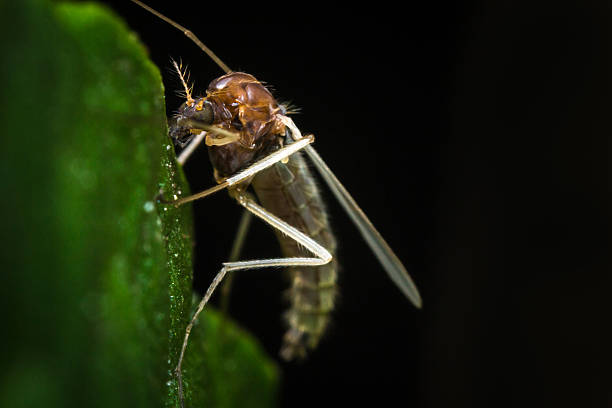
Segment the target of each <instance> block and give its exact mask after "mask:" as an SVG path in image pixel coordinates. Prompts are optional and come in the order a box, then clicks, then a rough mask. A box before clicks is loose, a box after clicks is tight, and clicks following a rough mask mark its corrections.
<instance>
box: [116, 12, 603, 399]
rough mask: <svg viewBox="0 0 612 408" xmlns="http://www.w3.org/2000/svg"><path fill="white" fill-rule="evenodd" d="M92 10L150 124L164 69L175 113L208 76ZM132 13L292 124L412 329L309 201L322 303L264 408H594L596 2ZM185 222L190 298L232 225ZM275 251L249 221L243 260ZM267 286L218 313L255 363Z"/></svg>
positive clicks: (269, 329) (597, 383) (195, 174)
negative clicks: (332, 308)
mask: <svg viewBox="0 0 612 408" xmlns="http://www.w3.org/2000/svg"><path fill="white" fill-rule="evenodd" d="M106 3H108V4H110V5H111V6H112V7H113V8H114V9H115V10H116V11H117V12H118V13H120V14H121V15H122V16H123V17H125V19H126V21H127V22H128V24H129V25H130V27H132V28H133V29H134V31H136V32H137V33H138V34H139V35H140V37H141V38H142V40H143V42H144V43H145V44H146V45H147V46H148V48H149V50H150V53H151V56H152V58H153V60H154V61H155V62H156V64H157V65H158V66H159V67H160V69H161V70H162V74H163V75H164V81H165V84H166V88H167V104H168V107H169V113H170V114H171V113H172V111H173V110H174V109H176V108H177V107H178V105H179V104H180V103H181V100H180V99H179V98H176V97H175V96H174V95H175V91H180V90H181V86H180V83H179V81H178V79H177V77H176V75H175V74H174V73H173V72H172V71H171V64H170V57H173V58H175V59H179V58H182V60H183V62H184V63H186V64H188V65H189V67H190V71H191V78H192V79H193V80H195V90H196V93H198V92H200V93H204V90H205V89H206V86H207V84H208V82H210V81H211V80H212V79H214V78H215V77H217V76H220V75H221V74H222V72H221V70H220V69H218V68H217V67H216V66H215V65H214V64H213V63H212V62H211V61H210V60H209V59H208V58H207V57H206V56H205V55H204V54H203V53H202V52H200V51H199V50H198V49H197V47H196V46H195V45H194V44H192V43H191V42H190V41H189V40H188V39H187V38H186V37H184V36H182V34H181V33H180V32H178V31H176V30H175V29H173V28H172V27H170V26H168V25H166V24H165V23H162V22H161V21H159V20H157V19H156V18H154V17H153V16H152V15H150V14H148V13H147V12H145V11H144V10H141V9H139V8H138V7H136V6H135V5H133V4H131V3H129V2H128V1H127V0H122V1H114V2H113V1H107V2H106ZM149 4H150V5H152V6H154V7H155V8H157V9H158V10H159V11H161V12H163V13H165V14H166V15H168V16H169V17H171V18H174V19H176V20H177V21H178V22H179V23H181V24H182V25H184V26H186V27H188V28H190V29H191V30H192V31H194V32H195V33H196V35H198V36H199V37H200V38H201V39H202V40H203V41H204V42H205V43H206V44H207V45H208V46H209V47H210V48H212V49H213V50H214V51H215V52H216V53H217V54H218V55H219V57H220V58H221V59H222V60H224V61H225V62H226V63H227V64H228V65H229V66H230V67H232V69H234V70H242V71H246V72H249V73H251V74H253V75H255V76H256V77H257V78H258V79H260V80H262V81H265V82H266V83H267V84H269V85H270V86H271V87H272V88H273V90H274V94H275V95H276V96H277V97H278V99H279V100H281V101H291V102H292V103H293V104H294V105H296V106H298V107H300V108H301V113H300V114H299V115H296V116H295V117H294V120H295V122H296V123H297V125H298V126H299V127H300V128H301V129H302V131H303V132H305V133H310V132H312V133H314V134H315V136H316V142H315V143H316V144H315V147H316V148H317V150H318V151H319V152H320V154H321V155H322V156H323V158H324V159H326V161H327V162H328V164H329V165H330V167H331V168H332V170H334V171H335V173H336V175H337V176H338V177H339V178H340V179H341V180H342V181H343V182H344V183H345V186H346V187H347V188H348V190H349V191H351V192H352V194H353V195H354V197H355V199H356V200H357V202H358V203H360V205H361V206H362V208H363V209H364V211H365V212H366V213H367V214H368V215H369V217H370V218H371V220H372V221H373V222H374V224H375V225H376V226H377V227H378V228H379V230H380V232H381V233H382V235H383V236H384V237H386V239H387V240H388V242H389V244H390V245H391V247H393V248H394V249H395V251H396V252H397V255H398V256H399V258H400V259H401V260H402V261H403V262H404V263H405V265H406V266H407V268H408V269H409V270H410V271H411V273H412V274H413V277H414V279H415V281H416V282H417V284H418V285H419V287H420V289H421V291H422V295H423V298H424V308H423V310H421V311H417V310H415V309H414V308H413V307H412V306H411V305H410V303H409V302H408V301H407V300H406V299H405V298H403V296H402V294H401V293H400V292H399V290H397V289H396V288H395V287H394V286H393V284H392V283H391V282H390V280H389V279H388V278H387V277H386V275H385V273H384V272H383V270H382V269H381V267H380V266H379V265H378V264H377V261H376V259H375V258H374V256H373V255H372V254H371V253H370V252H369V250H368V247H367V246H366V244H365V243H364V242H363V241H362V240H361V239H360V237H359V236H358V233H357V231H356V229H355V228H354V227H353V226H352V224H351V223H350V221H349V220H348V218H347V217H346V216H345V215H344V214H343V212H342V210H341V208H340V207H339V206H338V205H337V203H336V202H335V201H334V200H333V197H332V196H331V195H330V194H329V193H328V192H327V190H326V189H325V188H323V190H325V192H324V195H325V197H326V198H327V201H328V209H329V212H330V214H331V219H332V223H333V227H334V230H335V232H336V234H337V237H338V241H339V251H338V258H339V261H340V263H341V265H342V270H341V277H340V287H341V295H340V299H339V302H338V308H337V311H336V313H335V314H334V323H333V326H332V327H331V329H330V330H329V333H328V335H327V337H326V338H325V339H324V340H323V341H322V343H321V345H320V347H319V348H318V349H317V350H316V351H315V352H313V353H312V355H311V356H310V357H309V359H308V360H306V361H305V362H303V363H300V364H295V363H292V364H285V363H282V362H279V364H281V366H282V369H283V388H282V395H281V405H282V406H283V407H305V406H312V405H313V404H317V405H318V406H346V405H348V404H352V405H354V406H366V405H370V406H387V405H390V404H391V403H393V404H394V405H395V404H398V405H399V406H411V407H449V406H454V407H457V406H466V407H474V406H478V407H480V406H483V407H484V406H487V407H489V406H495V407H532V406H533V407H536V406H538V407H541V406H558V407H559V406H563V407H565V406H567V407H569V406H580V407H603V406H610V405H612V395H611V387H610V384H612V372H611V370H612V369H611V368H610V367H612V365H611V363H612V359H611V357H612V356H611V353H610V349H611V346H610V345H611V344H612V338H611V333H612V332H611V330H610V318H609V315H610V311H611V306H612V302H611V301H610V294H609V293H610V288H611V287H612V274H611V273H610V257H609V248H610V238H609V231H610V213H609V210H608V209H609V200H608V191H609V189H610V184H609V175H610V166H609V163H608V156H609V154H610V142H609V135H610V131H611V130H612V126H611V123H610V120H609V117H610V113H609V112H610V111H611V109H610V108H611V106H610V105H611V102H610V101H611V96H612V94H611V92H610V91H611V89H610V77H611V75H612V74H611V72H612V71H611V69H610V68H611V66H610V51H609V50H610V49H611V46H612V44H611V41H610V39H611V37H610V34H611V32H610V28H609V27H610V21H611V20H610V17H611V15H610V6H609V4H606V2H603V1H601V2H595V1H583V2H580V3H577V4H576V5H573V6H569V5H561V4H560V3H551V4H550V5H548V4H544V3H538V2H527V1H513V2H491V3H485V2H478V1H474V2H470V3H461V2H456V3H452V4H442V3H439V2H418V5H414V4H411V5H409V6H408V9H404V8H403V7H402V8H401V9H393V8H391V6H387V5H384V4H370V5H369V6H367V7H369V8H365V9H364V10H358V11H365V12H368V13H369V16H368V18H367V19H365V18H364V19H356V20H354V19H353V18H351V17H350V13H348V11H351V12H355V10H354V7H352V8H351V9H350V10H347V13H346V14H340V15H337V16H336V15H331V14H328V13H327V10H321V12H320V13H319V17H318V18H313V19H309V20H307V19H295V18H296V15H297V16H300V14H301V13H302V12H303V11H316V10H300V9H299V8H295V9H292V10H289V9H287V14H286V15H285V17H283V18H281V17H279V16H278V15H271V14H268V13H266V11H265V8H262V7H261V5H253V12H252V13H250V14H249V13H247V12H246V11H245V10H243V11H241V12H240V13H239V12H238V11H240V10H235V9H228V8H227V7H228V6H224V5H222V4H217V3H215V4H211V3H208V2H207V3H206V4H204V3H199V2H198V3H197V4H204V5H203V6H201V7H202V8H197V6H196V5H195V4H196V2H190V1H177V2H174V3H170V2H165V1H157V2H153V1H149ZM286 6H287V7H289V5H286ZM300 6H301V7H309V6H308V5H307V4H305V3H300V5H299V6H298V7H300ZM232 7H234V6H232ZM237 16H242V17H245V18H247V19H248V21H249V22H250V23H255V24H246V23H244V22H243V21H238V20H237V19H236V17H237ZM321 16H325V17H321ZM185 169H186V172H187V175H188V178H189V181H190V184H191V186H192V189H193V191H199V190H202V189H204V188H206V187H209V186H212V185H214V180H213V178H212V169H211V167H210V165H209V163H208V157H207V153H206V151H205V149H202V150H201V151H200V152H199V153H198V154H196V155H195V156H193V157H192V160H191V161H190V162H189V163H188V164H187V165H186V167H185ZM194 209H195V217H196V231H197V232H196V239H197V248H196V251H197V255H196V286H197V289H198V290H200V291H202V290H204V289H205V287H206V286H207V285H208V283H209V282H210V280H211V279H212V277H213V276H214V274H215V273H216V272H217V270H218V269H219V267H220V264H221V262H223V261H225V260H226V258H227V255H228V253H229V250H230V247H231V244H232V239H233V234H234V231H235V228H236V226H237V224H238V220H239V217H240V209H239V208H238V206H237V205H236V204H235V203H234V202H233V201H232V200H231V199H230V198H229V197H227V195H225V194H218V195H215V196H212V197H209V198H207V199H205V200H202V201H199V202H197V203H195V205H194ZM278 253H279V251H278V247H277V243H276V242H275V239H274V236H273V234H272V233H271V232H270V231H269V229H268V228H267V227H265V226H263V225H261V224H260V223H258V222H255V223H254V226H253V228H252V230H251V232H250V234H249V237H248V242H247V245H246V248H245V251H244V255H243V257H244V258H245V259H246V258H262V257H272V256H276V255H278ZM280 275H281V274H278V273H275V272H274V271H271V270H261V271H249V272H240V273H239V274H238V275H237V279H236V282H235V286H234V290H233V292H232V301H231V307H230V312H231V314H232V316H233V317H235V319H236V320H237V321H238V322H239V323H240V324H241V325H243V326H244V327H246V328H248V329H249V330H250V331H252V332H253V333H254V334H255V336H256V337H257V338H258V339H260V340H261V342H262V344H263V345H264V347H265V348H266V350H267V351H268V352H269V353H270V354H271V355H273V356H275V355H277V352H278V349H279V346H280V340H281V336H282V333H283V324H282V320H281V317H280V316H281V313H282V310H283V307H284V303H283V301H282V296H281V293H282V291H283V289H284V288H285V286H286V283H285V282H284V281H283V279H282V278H281V276H280ZM247 406H248V404H247Z"/></svg>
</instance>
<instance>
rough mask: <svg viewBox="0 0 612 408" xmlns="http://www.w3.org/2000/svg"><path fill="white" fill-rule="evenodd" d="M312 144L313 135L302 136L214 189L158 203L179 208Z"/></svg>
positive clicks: (246, 177)
mask: <svg viewBox="0 0 612 408" xmlns="http://www.w3.org/2000/svg"><path fill="white" fill-rule="evenodd" d="M312 142H314V136H313V135H308V136H304V137H303V138H301V139H299V140H298V141H296V142H294V143H291V144H289V145H286V146H284V147H283V148H281V149H279V150H277V151H275V152H273V153H271V154H269V155H268V156H266V157H264V158H263V159H261V160H259V161H258V162H255V163H254V164H252V165H250V166H249V167H247V168H246V169H244V170H242V171H240V172H239V173H236V174H234V175H233V176H231V177H228V178H227V179H226V180H225V181H224V182H222V183H220V184H219V185H217V186H215V187H211V188H209V189H207V190H204V191H202V192H199V193H196V194H193V195H190V196H187V197H183V198H179V199H178V200H174V201H164V200H161V199H160V201H162V202H163V203H165V204H171V205H176V206H179V205H181V204H185V203H188V202H190V201H194V200H197V199H198V198H203V197H206V196H208V195H210V194H212V193H215V192H217V191H219V190H223V189H224V188H227V187H230V186H233V185H235V184H239V183H240V182H242V181H244V180H246V179H248V178H249V177H252V176H254V175H255V174H257V173H259V172H260V171H262V170H265V169H267V168H268V167H270V166H272V165H273V164H274V163H278V162H279V161H281V160H283V159H285V158H287V157H289V156H291V155H292V154H293V153H295V152H297V151H299V150H301V149H303V148H304V147H306V146H308V145H309V144H311V143H312Z"/></svg>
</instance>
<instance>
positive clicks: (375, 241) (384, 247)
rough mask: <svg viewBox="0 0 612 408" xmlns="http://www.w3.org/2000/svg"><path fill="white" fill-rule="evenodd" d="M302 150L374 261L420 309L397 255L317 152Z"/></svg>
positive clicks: (411, 281)
mask: <svg viewBox="0 0 612 408" xmlns="http://www.w3.org/2000/svg"><path fill="white" fill-rule="evenodd" d="M304 150H305V151H306V154H307V155H308V157H310V160H312V162H313V163H314V165H315V167H316V168H317V170H318V171H319V174H321V177H323V180H325V183H327V185H328V186H329V188H330V190H331V191H332V193H333V194H334V196H336V199H338V201H339V202H340V204H341V205H342V207H343V208H344V210H345V211H346V213H347V214H348V215H349V217H350V218H351V220H352V221H353V223H355V225H356V226H357V229H359V232H360V233H361V236H362V237H363V239H364V240H365V241H366V242H367V244H368V245H369V247H370V249H371V250H372V252H374V255H376V258H378V261H379V262H380V263H381V265H382V266H383V268H384V269H385V271H386V272H387V274H388V275H389V277H390V278H391V280H392V281H393V282H394V283H395V284H396V285H397V286H398V287H399V289H400V290H401V291H402V293H404V295H406V297H407V298H408V299H409V300H410V301H411V302H412V303H413V304H414V305H415V306H416V307H417V308H421V305H422V303H423V301H422V300H421V295H420V294H419V290H418V289H417V287H416V285H415V284H414V282H413V280H412V278H411V277H410V275H409V274H408V271H407V270H406V268H405V267H404V265H403V264H402V262H401V261H400V260H399V258H398V257H397V255H395V253H394V252H393V250H392V249H391V247H389V244H387V242H386V241H385V240H384V238H383V237H382V236H381V235H380V233H379V232H378V231H377V230H376V228H374V225H373V224H372V222H371V221H370V220H369V219H368V217H367V216H366V215H365V213H364V212H363V210H362V209H361V208H359V206H358V205H357V203H356V202H355V200H354V199H353V197H351V195H350V194H349V192H348V191H347V190H346V188H344V186H343V185H342V183H340V181H339V180H338V178H337V177H336V176H335V175H334V173H333V172H332V171H331V170H330V169H329V167H327V164H325V162H324V161H323V159H322V158H321V156H319V154H318V153H317V151H316V150H315V149H314V148H313V147H312V146H306V147H305V148H304Z"/></svg>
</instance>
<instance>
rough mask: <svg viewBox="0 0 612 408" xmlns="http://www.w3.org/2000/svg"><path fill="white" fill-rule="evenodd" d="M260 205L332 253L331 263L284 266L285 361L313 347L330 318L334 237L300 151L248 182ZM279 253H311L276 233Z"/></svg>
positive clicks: (289, 255)
mask: <svg viewBox="0 0 612 408" xmlns="http://www.w3.org/2000/svg"><path fill="white" fill-rule="evenodd" d="M252 185H253V187H254V189H255V192H256V193H257V196H258V198H259V201H260V202H261V204H262V205H263V206H264V207H265V208H266V209H267V210H269V211H270V212H272V213H273V214H275V215H276V216H278V217H280V218H281V219H283V220H284V221H286V222H288V223H289V224H291V225H292V226H294V227H296V228H298V229H299V230H300V231H302V232H304V233H305V234H307V235H308V236H310V237H311V238H312V239H314V240H315V241H317V242H318V243H319V244H321V245H322V246H324V247H325V248H326V249H327V250H328V251H329V252H330V253H331V254H332V256H333V259H332V261H331V262H330V263H328V264H326V265H323V266H317V267H305V266H302V267H293V268H289V276H290V279H291V287H290V289H289V290H288V291H287V294H288V298H289V300H290V303H291V306H290V308H289V310H288V311H287V312H286V314H285V317H286V320H287V323H288V326H289V328H288V330H287V333H286V334H285V336H284V339H283V347H282V349H281V356H282V357H283V358H284V359H286V360H291V359H293V358H295V357H304V356H305V354H306V351H307V349H312V348H314V347H316V345H317V344H318V342H319V340H320V338H321V336H322V335H323V333H324V331H325V329H326V328H327V325H328V323H329V320H330V313H331V311H332V309H333V307H334V301H335V297H336V272H337V267H338V265H337V263H336V261H335V250H336V240H335V238H334V236H333V234H332V232H331V229H330V227H329V222H328V219H327V214H326V212H325V208H324V205H323V201H322V200H321V196H320V194H319V191H318V189H317V186H316V184H315V182H314V179H313V177H312V175H311V174H310V171H309V170H308V167H307V166H306V163H305V161H304V159H303V157H302V156H301V155H299V154H296V155H293V156H292V157H291V158H290V160H289V163H287V164H282V163H277V164H276V165H274V166H272V167H271V168H270V169H268V170H265V171H263V172H261V173H260V174H258V175H257V176H256V177H255V179H254V180H253V182H252ZM276 235H277V238H278V240H279V242H280V245H281V249H282V251H283V254H284V255H285V256H287V257H310V256H312V254H311V253H309V252H308V251H306V250H305V249H303V248H302V247H299V246H298V245H297V243H296V242H295V241H294V240H292V239H288V238H287V237H286V236H284V235H282V234H280V233H278V232H277V234H276Z"/></svg>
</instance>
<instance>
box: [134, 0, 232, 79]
mask: <svg viewBox="0 0 612 408" xmlns="http://www.w3.org/2000/svg"><path fill="white" fill-rule="evenodd" d="M131 1H132V3H136V4H137V5H139V6H140V7H142V8H143V9H145V10H147V11H148V12H149V13H151V14H154V15H155V16H157V17H159V18H160V19H162V20H164V21H165V22H166V23H168V24H170V25H171V26H173V27H174V28H176V29H178V30H180V31H182V32H183V34H185V35H186V36H187V37H188V38H189V39H190V40H191V41H193V42H194V43H196V45H197V46H198V47H200V48H201V49H202V51H204V52H205V53H206V54H207V55H208V56H209V57H210V58H211V59H212V60H213V61H214V62H215V63H216V64H217V65H218V66H219V67H220V68H221V69H222V70H223V71H225V73H226V74H229V73H230V72H232V70H231V69H230V68H229V67H228V66H227V65H225V63H224V62H223V61H221V59H220V58H219V57H217V55H216V54H215V53H214V52H212V50H211V49H210V48H208V47H207V46H206V45H204V43H203V42H202V41H200V39H199V38H198V37H196V36H195V34H194V33H192V32H191V31H190V30H188V29H186V28H185V27H183V26H182V25H180V24H179V23H177V22H175V21H173V20H171V19H169V18H168V17H166V16H164V15H163V14H162V13H160V12H159V11H157V10H154V9H152V8H151V7H149V6H147V5H146V4H144V3H143V2H141V1H139V0H131Z"/></svg>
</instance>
